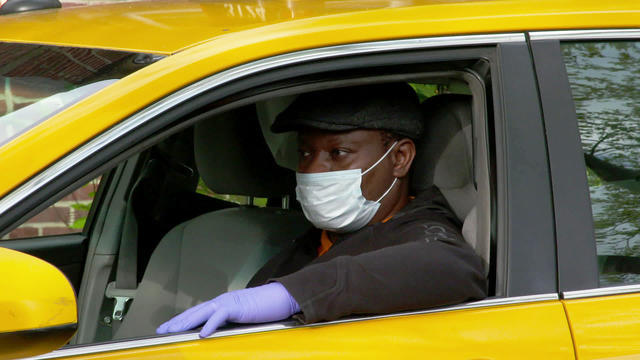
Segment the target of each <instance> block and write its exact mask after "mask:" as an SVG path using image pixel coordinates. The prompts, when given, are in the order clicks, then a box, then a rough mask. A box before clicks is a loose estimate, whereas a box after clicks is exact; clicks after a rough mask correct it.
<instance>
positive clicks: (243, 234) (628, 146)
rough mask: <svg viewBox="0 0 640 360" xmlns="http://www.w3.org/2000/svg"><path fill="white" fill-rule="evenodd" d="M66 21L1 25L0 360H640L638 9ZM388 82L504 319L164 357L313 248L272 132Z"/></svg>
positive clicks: (429, 312) (433, 8)
mask: <svg viewBox="0 0 640 360" xmlns="http://www.w3.org/2000/svg"><path fill="white" fill-rule="evenodd" d="M16 1H19V0H8V1H0V5H2V4H9V3H10V2H11V3H12V4H11V6H13V7H16V8H19V6H17V5H16V3H15V2H16ZM67 5H69V4H66V3H64V2H63V4H62V7H61V8H57V7H54V8H52V9H42V10H37V11H24V12H16V13H10V14H4V15H0V86H2V90H0V174H2V175H0V239H2V240H0V271H1V272H2V274H3V276H2V280H1V281H0V358H20V357H32V358H35V359H98V358H109V359H132V358H136V359H158V358H172V359H209V358H212V357H215V358H234V359H255V358H308V359H316V358H358V359H359V358H403V359H409V358H420V359H423V358H435V359H442V358H446V359H529V358H530V359H577V358H579V359H603V358H612V359H613V358H615V359H628V358H636V357H640V339H639V337H638V334H639V333H640V275H639V274H640V76H639V74H640V3H639V2H638V1H636V0H626V1H625V0H619V1H610V2H606V1H601V0H580V1H573V0H502V1H488V0H487V1H473V0H472V1H464V0H447V1H442V0H345V1H330V0H287V1H284V0H250V1H248V0H235V1H232V0H230V1H207V0H174V1H163V0H160V1H153V2H147V1H142V2H117V3H99V4H92V5H90V6H82V5H80V6H67ZM76 5H78V4H76ZM0 9H1V8H0ZM391 81H393V82H398V81H400V82H406V83H409V84H410V85H411V86H412V87H413V88H414V89H415V90H416V92H417V93H418V95H419V96H420V97H421V98H422V99H424V101H423V103H422V105H421V106H423V108H424V113H425V126H426V129H427V131H426V132H425V135H424V136H423V138H422V139H419V141H418V155H417V158H416V164H417V165H416V168H415V169H414V174H413V178H412V191H413V192H414V193H418V192H420V191H422V190H424V189H426V188H428V187H430V186H432V185H435V186H437V187H438V188H439V189H440V190H441V191H442V193H443V194H444V196H445V197H446V199H447V201H448V202H449V204H450V205H451V207H452V209H453V211H454V212H455V214H456V216H457V217H458V218H459V220H460V222H461V223H462V224H463V230H462V231H463V234H464V236H465V240H466V241H467V242H469V244H471V245H472V246H473V248H474V249H475V251H476V252H477V253H478V255H480V256H481V257H482V258H483V259H484V261H485V264H486V270H487V276H488V279H489V284H490V285H489V297H487V298H486V299H484V300H481V301H474V302H468V303H462V304H457V305H452V306H444V307H438V308H431V309H422V310H417V311H410V312H402V313H392V314H385V315H375V316H365V315H358V316H350V317H347V318H343V319H339V320H336V321H330V322H321V323H316V324H310V325H303V324H300V323H298V322H296V321H295V320H292V319H289V320H286V321H281V322H275V323H266V324H255V325H242V326H240V325H237V324H229V325H227V326H225V327H223V328H221V329H220V330H219V331H217V332H216V333H214V334H213V335H212V336H210V337H208V338H205V339H200V338H199V336H198V333H197V332H196V331H190V332H185V333H179V334H171V335H162V336H159V335H156V334H155V328H156V327H157V326H158V325H159V324H160V323H162V322H163V321H166V320H167V319H168V318H169V317H171V316H172V315H173V314H175V313H177V312H179V311H181V310H184V309H186V308H188V307H190V306H192V305H194V304H196V303H198V302H201V301H204V300H207V299H209V298H211V297H213V296H215V295H216V294H219V293H221V292H224V291H228V290H233V289H240V288H243V287H244V286H245V285H246V284H247V281H248V280H249V279H250V278H251V276H252V275H253V274H254V273H255V271H257V269H259V268H260V267H261V266H262V265H263V264H264V263H265V262H266V261H267V260H268V259H269V258H270V257H271V256H273V255H274V254H275V253H276V252H277V251H278V250H279V249H280V248H281V247H282V245H283V244H285V243H286V242H289V241H291V240H292V239H294V238H295V237H296V236H297V235H299V234H300V233H302V232H304V231H305V230H306V229H308V227H309V226H310V225H309V224H308V223H307V222H306V221H305V220H304V218H303V216H302V215H301V212H300V210H299V207H298V206H297V205H296V202H295V196H294V192H293V189H294V181H293V174H294V172H293V170H292V169H295V162H296V152H295V150H296V144H295V138H292V135H291V134H284V135H282V134H279V135H276V134H272V133H270V132H269V131H268V129H269V125H270V124H271V123H272V122H273V119H274V118H275V116H276V115H277V114H278V113H279V112H280V111H282V109H284V108H285V107H286V106H287V105H288V104H289V103H290V102H291V101H292V100H293V99H294V98H295V97H296V96H297V95H299V94H301V93H305V92H310V91H315V90H319V89H332V88H339V87H348V86H355V85H360V84H363V83H384V82H391ZM431 99H436V100H435V101H434V100H431ZM26 254H30V255H26ZM45 261H46V262H48V263H46V262H45ZM50 264H52V265H50ZM54 266H55V267H54ZM63 274H64V275H63ZM380 296H385V294H380ZM371 301H375V299H371Z"/></svg>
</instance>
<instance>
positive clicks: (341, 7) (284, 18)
mask: <svg viewBox="0 0 640 360" xmlns="http://www.w3.org/2000/svg"><path fill="white" fill-rule="evenodd" d="M356 11H357V12H360V13H361V15H360V16H357V17H355V18H349V17H348V16H344V15H345V14H347V13H352V12H356ZM639 13H640V2H639V1H637V0H618V1H602V0H578V1H573V0H503V1H474V0H471V1H470V0H422V1H420V0H416V1H408V0H405V1H403V0H388V1H382V0H359V1H353V0H340V1H336V0H271V1H270V0H262V1H261V0H256V1H246V0H235V1H225V2H217V1H190V0H171V1H164V0H160V1H143V2H124V3H113V4H101V5H90V6H78V7H63V8H61V9H51V10H41V11H34V12H26V13H19V14H12V15H5V16H2V17H0V41H7V42H21V43H40V44H54V45H63V46H79V47H93V48H107V49H118V50H130V51H137V52H147V53H156V54H171V53H175V52H178V51H180V50H182V49H185V48H188V47H191V46H194V45H197V44H198V43H201V42H204V41H207V40H210V39H214V38H216V37H220V36H224V35H226V34H230V33H236V32H240V31H243V30H251V29H254V30H255V29H257V28H261V27H262V28H264V31H268V27H269V25H273V24H276V23H283V22H290V21H294V20H302V19H307V20H308V26H309V27H311V28H312V27H313V26H314V20H323V21H325V22H326V17H334V18H335V19H334V20H335V21H332V23H333V24H340V23H341V21H340V18H341V17H342V18H344V20H345V23H344V24H345V26H347V25H348V24H349V22H351V23H352V22H354V21H356V22H357V21H361V22H366V21H375V20H376V19H381V18H385V17H386V18H393V17H398V19H399V20H400V19H402V21H407V20H409V19H410V18H413V19H415V20H416V21H418V20H420V21H424V20H429V22H430V23H431V24H432V25H431V26H430V27H427V28H425V29H424V30H423V33H424V34H421V35H427V36H428V35H430V33H431V34H432V35H442V34H446V33H450V34H456V33H483V32H484V33H487V32H497V31H502V32H504V31H518V30H533V29H539V30H542V29H564V28H572V29H576V28H589V27H598V24H602V25H604V26H611V25H614V26H615V27H620V28H623V27H637V26H638V25H639V22H638V14H639ZM621 14H628V15H629V16H628V17H625V16H620V15H621ZM567 19H574V20H575V21H567ZM613 19H615V20H613ZM612 21H613V24H612V23H611V22H612ZM440 24H441V25H440ZM465 24H467V25H465ZM470 24H471V25H472V26H469V25H470Z"/></svg>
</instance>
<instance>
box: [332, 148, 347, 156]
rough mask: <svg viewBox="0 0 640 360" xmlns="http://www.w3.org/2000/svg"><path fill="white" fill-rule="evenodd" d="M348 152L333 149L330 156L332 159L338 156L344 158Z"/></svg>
mask: <svg viewBox="0 0 640 360" xmlns="http://www.w3.org/2000/svg"><path fill="white" fill-rule="evenodd" d="M348 153H349V152H348V151H346V150H343V149H333V150H331V156H333V157H338V156H344V155H347V154H348Z"/></svg>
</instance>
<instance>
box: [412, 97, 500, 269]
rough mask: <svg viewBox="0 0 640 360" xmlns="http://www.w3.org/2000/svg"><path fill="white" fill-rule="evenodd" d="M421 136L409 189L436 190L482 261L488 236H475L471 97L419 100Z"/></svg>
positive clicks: (486, 255) (475, 208)
mask: <svg viewBox="0 0 640 360" xmlns="http://www.w3.org/2000/svg"><path fill="white" fill-rule="evenodd" d="M421 106H422V110H423V113H424V117H425V127H424V135H423V136H422V138H421V139H418V141H417V142H416V147H417V154H416V158H415V160H414V164H415V166H414V169H413V171H414V173H413V176H412V179H411V180H412V184H411V185H412V190H413V191H414V193H419V192H420V191H423V190H425V189H427V188H429V187H430V186H432V185H435V186H436V187H438V188H439V189H440V191H441V192H442V194H443V195H444V197H445V198H446V199H447V202H448V203H449V205H450V206H451V209H452V210H453V211H454V213H455V214H456V216H457V217H458V219H459V220H460V221H461V222H462V224H463V227H462V235H463V236H464V238H465V240H466V241H467V242H468V243H469V244H470V245H471V246H472V247H473V248H474V249H475V250H476V252H477V253H478V255H480V256H481V257H482V258H483V259H484V260H485V262H487V263H488V261H489V239H479V238H478V236H477V231H476V227H477V207H476V202H477V190H476V187H475V184H474V179H473V148H472V136H473V134H472V120H473V116H472V97H471V96H470V95H458V94H443V95H436V96H433V97H431V98H429V99H427V100H425V101H424V102H423V103H422V105H421Z"/></svg>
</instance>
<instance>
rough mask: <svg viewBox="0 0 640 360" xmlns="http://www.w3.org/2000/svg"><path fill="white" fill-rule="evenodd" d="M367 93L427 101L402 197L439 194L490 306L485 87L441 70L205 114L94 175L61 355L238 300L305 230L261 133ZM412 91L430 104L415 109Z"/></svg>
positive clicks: (284, 154) (267, 98) (280, 162)
mask: <svg viewBox="0 0 640 360" xmlns="http://www.w3.org/2000/svg"><path fill="white" fill-rule="evenodd" d="M372 81H374V82H385V81H406V82H408V83H410V84H411V85H412V86H414V89H418V90H417V91H418V95H419V96H420V97H421V98H426V99H424V100H423V101H422V103H421V104H422V105H421V106H422V109H423V113H424V126H425V131H424V132H423V133H424V135H423V136H422V138H420V139H417V141H416V147H417V155H416V158H415V160H414V163H413V168H412V174H411V176H412V182H411V191H412V193H413V194H418V193H420V192H422V191H425V190H426V189H428V188H430V187H431V186H436V187H438V188H439V189H440V191H441V192H442V193H443V195H444V196H445V198H446V200H447V201H448V203H449V205H450V207H451V209H452V210H453V211H454V213H455V214H456V215H457V217H458V219H459V221H460V225H461V227H462V233H463V236H464V238H465V240H466V241H467V242H468V243H469V244H470V245H471V246H472V247H473V248H474V249H475V250H476V252H477V253H478V255H480V256H481V257H482V258H483V259H484V261H485V265H486V273H487V276H489V277H490V283H491V288H490V295H491V296H499V295H500V294H499V293H500V291H499V290H497V291H496V289H497V288H499V287H496V284H497V283H498V282H499V281H501V280H498V279H496V275H495V267H496V265H495V261H492V259H495V252H496V249H495V248H496V245H495V241H492V236H491V235H490V227H491V220H490V219H491V211H492V207H491V197H490V185H489V184H490V181H489V166H488V164H489V161H488V157H489V148H488V146H487V143H488V139H487V136H488V135H487V130H486V126H487V121H486V119H487V118H488V115H487V114H488V112H489V111H490V109H488V108H487V104H488V103H489V101H487V99H486V97H487V93H488V92H487V89H486V84H485V83H484V81H483V80H482V77H481V76H478V75H477V73H475V72H474V71H468V72H465V71H448V72H443V71H437V72H430V73H421V74H419V75H415V74H413V75H402V76H397V75H396V76H394V77H375V78H367V79H361V78H356V79H351V80H348V81H347V80H340V81H327V82H319V83H313V84H305V85H300V86H297V87H296V86H293V87H289V88H285V89H279V90H278V91H271V92H265V93H262V94H260V95H259V96H254V97H252V98H249V99H244V101H236V102H232V101H229V103H227V104H225V105H224V106H222V107H218V108H214V109H213V110H211V111H201V112H200V113H198V114H197V115H196V116H194V118H197V119H196V120H194V121H193V122H194V125H193V126H185V127H184V128H182V129H180V131H174V133H173V134H172V135H170V136H168V137H165V138H163V139H162V140H161V141H159V142H158V141H156V142H155V143H154V144H152V145H151V146H149V147H147V148H146V149H144V151H142V152H139V153H137V154H135V155H133V156H130V157H128V158H127V159H126V160H125V161H122V162H120V163H119V164H118V165H117V166H115V167H114V168H112V169H111V170H109V171H108V172H107V173H105V174H104V175H103V177H102V180H101V184H100V188H99V190H98V192H97V194H96V196H95V200H94V204H93V206H92V208H91V212H90V213H89V217H88V219H87V224H91V225H90V226H87V227H85V229H84V230H83V233H84V234H86V235H88V238H89V241H88V243H87V244H85V246H86V247H87V248H86V260H85V265H84V270H83V272H82V280H81V282H80V284H81V285H80V286H79V288H78V287H77V288H76V291H77V294H78V310H79V327H78V332H77V333H76V336H75V337H74V338H73V339H72V340H71V342H70V345H72V346H73V345H80V344H88V343H98V342H104V341H112V340H118V339H131V338H141V337H148V336H154V335H155V329H156V328H157V326H158V325H160V324H161V323H163V322H164V321H166V320H168V319H169V318H171V317H172V316H173V315H175V314H177V313H179V312H181V311H184V310H186V309H188V308H190V307H191V306H194V305H196V304H198V303H200V302H202V301H206V300H209V299H211V298H213V297H215V296H217V295H219V294H221V293H223V292H226V291H230V290H235V289H241V288H244V287H245V286H246V284H247V283H248V282H249V281H250V280H251V278H252V276H253V275H254V274H255V273H256V272H257V271H258V270H259V269H260V268H261V266H262V265H264V264H265V263H266V262H267V260H268V259H269V258H270V257H272V256H273V255H275V254H276V253H277V252H278V251H280V249H282V247H283V246H284V245H286V244H287V243H288V242H290V241H293V239H295V238H296V237H298V236H300V235H301V234H303V233H304V232H305V231H307V230H308V229H309V228H310V227H311V225H310V224H309V223H308V222H307V221H306V219H305V218H304V216H303V214H302V212H301V210H300V208H299V205H298V204H297V202H296V201H295V166H296V162H297V146H296V138H295V134H293V133H285V134H273V133H271V132H270V131H269V130H268V129H269V126H270V124H271V123H272V122H273V120H274V119H275V116H276V115H277V114H278V113H279V112H280V111H282V110H283V109H284V108H286V106H287V105H288V104H289V103H290V102H291V101H293V99H294V98H295V96H297V95H298V94H300V93H302V92H307V91H314V90H319V89H325V88H331V87H339V86H352V85H358V84H360V83H364V82H372ZM421 86H422V87H424V86H428V87H430V89H434V91H433V93H431V94H428V95H426V96H425V95H424V94H421V93H420V90H419V89H420V87H421ZM220 109H224V111H221V110H220ZM76 286H78V285H77V284H76ZM233 326H234V325H233V324H231V325H227V327H233Z"/></svg>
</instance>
